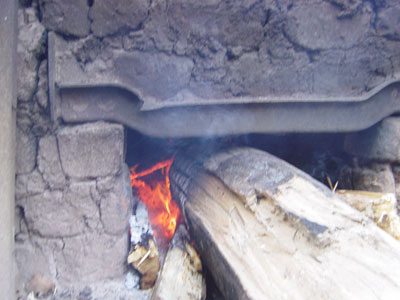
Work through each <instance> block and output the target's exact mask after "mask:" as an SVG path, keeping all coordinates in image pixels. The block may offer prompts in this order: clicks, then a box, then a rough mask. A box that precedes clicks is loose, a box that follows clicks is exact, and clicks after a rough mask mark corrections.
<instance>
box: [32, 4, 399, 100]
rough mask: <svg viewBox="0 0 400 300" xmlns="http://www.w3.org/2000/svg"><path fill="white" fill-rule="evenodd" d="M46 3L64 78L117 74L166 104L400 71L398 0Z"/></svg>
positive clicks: (342, 84)
mask: <svg viewBox="0 0 400 300" xmlns="http://www.w3.org/2000/svg"><path fill="white" fill-rule="evenodd" d="M39 3H40V7H39V8H40V12H41V15H42V21H43V25H44V26H45V27H46V28H47V29H49V30H54V31H55V32H56V33H57V34H58V36H59V37H60V38H61V39H62V38H64V39H67V41H68V43H66V44H65V45H64V44H63V45H62V46H60V51H61V52H60V53H57V56H59V57H58V59H59V60H60V61H59V63H60V64H63V63H64V65H63V66H65V67H68V68H69V70H70V71H72V70H73V71H74V72H75V74H74V76H73V77H71V76H69V75H68V74H64V75H65V78H64V77H63V82H64V83H68V84H69V83H74V84H78V83H82V82H86V83H100V82H104V81H106V82H107V81H108V82H109V81H110V78H112V82H114V81H115V82H118V83H121V84H126V85H128V86H129V87H130V88H132V90H134V91H135V92H136V93H137V95H138V97H139V98H140V99H141V100H143V101H145V102H146V101H148V102H151V101H154V102H158V104H159V105H162V102H165V101H171V102H172V101H173V102H174V103H176V102H178V103H179V102H184V101H188V99H190V100H192V101H196V102H200V103H204V102H207V101H212V100H220V99H227V98H236V97H250V98H251V99H252V101H258V100H259V99H260V97H269V98H274V97H288V98H292V99H293V98H304V97H314V98H315V97H317V98H318V97H320V98H327V97H328V98H329V97H334V98H339V99H341V98H342V97H352V96H353V97H356V96H362V95H364V94H365V93H367V92H368V91H370V90H371V89H373V88H374V87H377V86H378V85H380V84H382V83H384V82H386V81H388V80H392V79H394V78H398V77H399V74H398V73H399V67H400V52H399V50H398V49H399V48H400V47H399V46H400V23H399V22H400V21H399V19H398V14H399V12H400V2H399V1H397V0H371V1H362V0H355V1H349V0H296V1H293V0H284V1H273V0H257V1H256V0H246V1H226V0H207V1H193V0H173V1H167V0H158V1H145V0H93V1H87V0H74V1H67V2H66V1H63V0H40V1H39ZM71 38H73V39H71ZM127 70H128V71H127ZM165 74H168V78H166V77H165ZM60 76H63V75H62V74H61V75H60ZM106 78H108V80H107V79H106Z"/></svg>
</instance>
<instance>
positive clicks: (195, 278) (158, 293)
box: [150, 225, 205, 300]
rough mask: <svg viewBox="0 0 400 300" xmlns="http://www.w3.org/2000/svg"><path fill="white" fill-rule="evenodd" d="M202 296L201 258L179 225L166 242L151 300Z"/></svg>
mask: <svg viewBox="0 0 400 300" xmlns="http://www.w3.org/2000/svg"><path fill="white" fill-rule="evenodd" d="M204 298H205V287H204V282H203V277H202V266H201V261H200V259H199V257H198V255H197V252H196V250H195V249H194V248H193V247H192V246H191V245H190V242H189V235H188V233H187V231H186V230H185V229H184V227H183V225H181V226H179V228H178V229H177V231H176V232H175V235H174V238H173V239H172V242H171V243H170V246H169V249H168V252H167V255H166V257H165V260H164V264H163V266H162V269H161V271H160V273H159V275H158V278H157V281H156V284H155V285H154V289H153V294H152V296H151V298H150V299H151V300H169V299H181V300H201V299H204Z"/></svg>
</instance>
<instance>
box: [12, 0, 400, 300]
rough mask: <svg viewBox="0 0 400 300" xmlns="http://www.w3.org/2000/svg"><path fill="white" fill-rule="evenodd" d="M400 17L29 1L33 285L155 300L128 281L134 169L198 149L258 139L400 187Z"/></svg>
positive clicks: (313, 162) (26, 263)
mask: <svg viewBox="0 0 400 300" xmlns="http://www.w3.org/2000/svg"><path fill="white" fill-rule="evenodd" d="M399 14H400V5H399V4H398V3H397V1H324V0H315V1H313V4H312V5H311V4H309V1H282V2H276V1H238V2H235V1H233V2H231V1H219V0H216V1H187V0H180V1H123V0H120V1H117V0H115V1H114V0H112V1H101V0H93V1H86V0H74V1H68V2H66V1H58V0H51V1H50V0H39V1H20V3H19V8H18V25H19V26H18V27H19V34H18V104H17V152H16V153H17V154H16V155H17V162H16V222H15V226H16V228H15V231H16V232H15V258H16V262H17V266H18V281H17V292H18V296H20V297H26V295H27V294H29V293H30V292H31V291H32V290H34V289H35V288H36V289H38V287H37V285H38V286H39V289H40V287H43V286H45V287H49V286H50V290H51V291H52V293H53V294H54V295H50V294H51V293H50V294H47V295H46V297H55V299H75V298H79V297H80V298H79V299H120V298H119V297H121V299H140V298H143V299H146V298H147V297H149V294H148V292H140V291H132V290H128V289H126V287H125V285H124V280H125V276H126V274H127V270H128V269H127V268H128V265H127V256H128V251H129V248H130V244H131V242H130V240H129V233H128V228H129V220H130V217H131V215H132V212H134V211H135V210H136V209H137V207H138V203H139V199H138V196H137V193H133V194H132V189H131V178H130V171H129V168H128V167H131V166H133V165H134V164H136V163H141V164H144V165H146V164H149V163H155V162H157V161H160V160H162V159H163V158H171V157H172V156H173V155H174V154H175V153H176V151H177V150H179V149H182V148H183V147H188V145H189V146H190V145H196V147H195V149H196V150H193V151H197V153H198V152H202V151H205V152H212V151H211V150H213V149H214V148H220V147H225V146H227V145H240V146H243V145H244V146H253V147H257V148H261V149H264V150H268V151H269V152H272V153H274V154H276V155H277V156H280V157H282V158H284V159H285V160H287V161H290V162H292V163H294V164H297V165H298V166H299V167H302V168H303V169H305V170H308V171H310V173H312V175H314V177H316V178H317V179H320V180H322V181H324V180H326V176H327V175H329V176H330V177H329V178H332V181H334V182H335V181H337V180H339V179H340V180H339V184H340V185H341V186H342V187H344V188H355V189H357V188H359V189H369V190H373V191H376V192H389V193H396V189H397V193H399V191H400V188H399V182H400V179H399V178H400V167H399V166H400V150H399V143H400V118H399V117H396V116H395V115H396V114H397V113H399V112H400V94H399V93H400V85H399V83H398V80H399V79H398V78H399V77H398V71H399V65H400V52H399V49H400V47H399V46H400V45H399V43H400V42H399V41H400V39H399V36H400V21H399V18H398V16H399ZM391 115H394V116H392V117H390V118H387V117H389V116H391ZM385 118H387V119H385ZM383 119H385V120H384V121H383V122H380V121H381V120H383ZM371 126H373V127H371ZM370 127H371V128H370ZM367 128H369V129H367ZM365 129H366V131H365ZM358 131H360V132H358ZM350 132H353V133H350ZM354 132H356V133H354ZM204 145H207V146H206V147H205V146H204ZM184 149H188V148H184ZM190 149H191V148H190ZM199 149H200V150H199ZM204 149H207V150H204ZM210 149H211V150H210ZM344 153H346V154H344ZM318 155H319V156H318ZM321 157H322V158H321ZM354 158H357V159H358V160H357V161H356V160H355V159H354ZM332 165H333V166H332ZM149 166H150V164H149ZM344 167H346V168H345V169H346V170H347V171H346V172H347V173H346V172H345V173H346V174H344V175H343V172H342V171H343V169H344ZM210 168H211V167H210ZM349 174H350V175H349ZM343 178H344V179H343ZM227 185H229V184H227ZM256 196H257V195H256ZM257 197H258V196H257ZM257 197H256V198H257ZM257 199H258V198H257ZM146 224H147V223H146V222H144V223H143V226H147V225H146ZM143 226H142V227H143ZM139 227H141V226H139ZM314 229H315V228H314ZM317 229H318V228H317ZM138 230H143V228H141V229H140V228H139V229H138ZM296 232H297V231H296ZM38 274H40V276H39V277H40V278H39V280H36V281H32V278H35V276H38ZM36 279H37V278H36ZM41 280H42V281H44V282H41ZM172 284H173V283H172ZM44 289H45V288H44ZM39 294H40V293H39ZM43 294H46V293H43ZM232 295H234V294H230V292H228V293H227V294H225V297H227V296H232ZM32 297H33V296H32ZM74 297H75V298H74ZM123 297H125V298H123ZM237 297H239V298H238V299H242V298H240V295H237ZM255 298H257V297H255ZM255 298H254V299H255ZM32 299H33V298H32ZM210 299H211V298H210ZM246 299H247V298H246ZM251 299H253V298H251ZM282 299H283V298H282Z"/></svg>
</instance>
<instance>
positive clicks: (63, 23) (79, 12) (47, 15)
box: [39, 0, 90, 37]
mask: <svg viewBox="0 0 400 300" xmlns="http://www.w3.org/2000/svg"><path fill="white" fill-rule="evenodd" d="M39 5H40V11H41V14H42V23H43V24H44V26H46V28H47V29H49V30H54V31H57V32H59V33H61V34H64V35H68V36H77V37H84V36H86V35H88V34H89V31H90V21H89V18H88V12H89V7H88V5H87V0H69V1H63V0H40V1H39Z"/></svg>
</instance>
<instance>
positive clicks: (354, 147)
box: [345, 117, 400, 162]
mask: <svg viewBox="0 0 400 300" xmlns="http://www.w3.org/2000/svg"><path fill="white" fill-rule="evenodd" d="M345 150H346V151H347V152H348V153H350V154H352V155H355V156H357V157H362V158H365V159H368V160H378V161H388V162H400V117H389V118H386V119H384V120H383V121H382V122H380V123H378V124H377V125H375V126H373V127H371V128H369V129H367V130H364V131H362V132H357V133H352V134H349V135H347V136H346V139H345Z"/></svg>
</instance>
